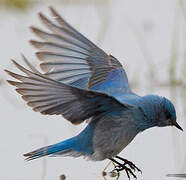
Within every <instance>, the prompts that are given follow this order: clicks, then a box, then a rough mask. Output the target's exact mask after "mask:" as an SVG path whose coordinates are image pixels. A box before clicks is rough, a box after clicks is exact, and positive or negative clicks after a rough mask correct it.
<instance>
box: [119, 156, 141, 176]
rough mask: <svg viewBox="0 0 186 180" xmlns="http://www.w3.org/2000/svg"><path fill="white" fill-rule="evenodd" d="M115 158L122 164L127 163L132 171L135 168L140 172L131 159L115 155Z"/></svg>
mask: <svg viewBox="0 0 186 180" xmlns="http://www.w3.org/2000/svg"><path fill="white" fill-rule="evenodd" d="M116 158H117V159H119V160H121V161H123V165H124V166H126V165H128V166H129V167H130V169H132V170H133V171H134V172H135V171H136V170H137V171H138V172H140V173H141V174H142V171H141V170H140V169H139V168H138V167H137V166H136V165H135V164H134V163H133V162H131V161H129V160H127V159H124V158H122V157H119V156H116Z"/></svg>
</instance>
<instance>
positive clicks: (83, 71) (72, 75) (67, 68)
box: [30, 8, 131, 95]
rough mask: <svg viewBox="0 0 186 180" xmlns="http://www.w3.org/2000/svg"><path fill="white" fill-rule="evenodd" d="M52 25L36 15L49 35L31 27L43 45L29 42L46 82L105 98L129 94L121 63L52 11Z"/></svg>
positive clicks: (44, 18) (39, 42) (40, 14)
mask: <svg viewBox="0 0 186 180" xmlns="http://www.w3.org/2000/svg"><path fill="white" fill-rule="evenodd" d="M50 10H51V13H52V16H53V19H52V20H53V21H51V20H50V19H48V18H47V17H46V16H45V15H44V14H42V13H39V17H40V19H41V21H42V23H43V24H44V25H45V26H46V27H47V29H48V30H49V32H45V31H42V30H40V29H38V28H36V27H31V29H32V31H33V32H34V33H35V34H36V35H37V36H38V37H40V38H41V39H42V40H43V41H35V40H31V41H30V42H31V44H32V45H33V46H34V47H36V48H37V49H39V51H38V52H37V53H36V55H37V57H38V58H39V59H40V60H41V61H42V63H41V64H40V67H41V69H42V70H43V71H44V72H45V76H47V77H48V78H51V79H54V80H57V81H59V82H63V83H66V84H69V85H72V86H75V87H79V88H83V89H93V90H96V91H100V92H104V93H107V94H110V95H111V94H112V95H113V94H114V93H117V92H119V93H130V92H131V89H130V87H129V84H128V79H127V75H126V73H125V70H124V68H123V67H122V65H121V63H120V62H119V61H118V60H117V59H116V58H114V57H113V56H111V55H108V54H107V53H105V52H104V51H103V50H102V49H100V48H99V47H97V46H96V45H95V44H94V43H92V42H91V41H90V40H88V39H87V38H86V37H85V36H83V35H82V34H81V33H79V32H78V31H77V30H76V29H74V28H73V27H72V26H71V25H70V24H68V23H67V22H66V21H65V20H64V19H63V18H62V17H61V16H60V15H59V14H58V13H57V12H56V11H55V10H54V9H53V8H50Z"/></svg>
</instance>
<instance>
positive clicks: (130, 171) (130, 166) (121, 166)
mask: <svg viewBox="0 0 186 180" xmlns="http://www.w3.org/2000/svg"><path fill="white" fill-rule="evenodd" d="M116 158H118V159H119V160H121V161H123V163H120V162H118V161H116V160H115V159H111V160H112V161H113V162H115V163H116V164H117V166H116V167H115V168H114V170H113V171H117V172H120V171H123V170H125V172H126V174H127V177H128V179H129V180H130V176H132V177H133V178H135V179H137V176H136V175H135V174H134V172H135V171H136V170H137V171H138V172H140V173H141V174H142V171H141V170H140V169H139V168H138V167H137V166H136V165H135V164H134V163H132V162H131V161H128V160H127V159H124V158H121V157H119V156H116Z"/></svg>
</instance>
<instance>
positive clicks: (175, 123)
mask: <svg viewBox="0 0 186 180" xmlns="http://www.w3.org/2000/svg"><path fill="white" fill-rule="evenodd" d="M172 124H173V126H175V127H177V128H178V129H179V130H181V131H183V129H182V128H181V126H180V125H179V124H178V123H177V122H176V121H174V122H173V123H172Z"/></svg>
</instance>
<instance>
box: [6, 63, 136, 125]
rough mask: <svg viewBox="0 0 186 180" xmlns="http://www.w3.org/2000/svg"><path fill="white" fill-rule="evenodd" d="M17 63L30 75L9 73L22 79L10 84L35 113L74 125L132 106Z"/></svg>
mask: <svg viewBox="0 0 186 180" xmlns="http://www.w3.org/2000/svg"><path fill="white" fill-rule="evenodd" d="M13 63H14V64H15V65H16V67H17V68H18V69H19V70H21V71H22V72H24V73H25V74H26V76H23V75H19V74H16V73H13V72H10V71H8V70H6V71H7V72H8V74H9V75H10V76H12V77H14V78H16V79H17V80H19V81H10V80H8V82H9V83H10V84H11V85H14V86H16V87H17V89H16V91H17V92H18V93H19V94H21V95H22V98H23V99H24V100H25V101H27V104H28V105H29V106H31V107H32V108H33V110H34V111H39V112H40V113H42V114H51V115H52V114H61V115H62V116H63V117H64V118H65V119H67V120H68V121H70V122H71V123H73V124H79V123H81V122H83V121H84V120H86V119H88V118H91V117H92V116H95V115H98V114H99V113H103V112H107V111H110V110H113V111H121V110H124V109H128V108H130V107H132V106H130V105H127V104H122V103H120V102H119V101H117V100H116V99H115V98H113V97H111V96H108V95H106V94H104V93H99V92H95V91H91V90H83V89H79V88H76V87H73V86H69V85H67V84H64V83H61V82H58V81H56V80H52V79H50V78H48V77H46V76H45V75H42V74H40V73H39V72H37V71H36V70H35V68H34V67H33V66H32V65H31V64H29V62H28V61H26V63H27V65H28V66H29V68H30V69H31V70H27V69H25V68H24V67H22V66H21V65H19V64H18V63H16V62H15V61H13Z"/></svg>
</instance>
